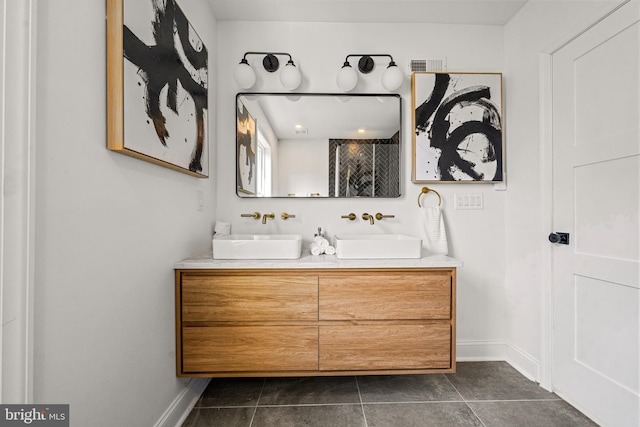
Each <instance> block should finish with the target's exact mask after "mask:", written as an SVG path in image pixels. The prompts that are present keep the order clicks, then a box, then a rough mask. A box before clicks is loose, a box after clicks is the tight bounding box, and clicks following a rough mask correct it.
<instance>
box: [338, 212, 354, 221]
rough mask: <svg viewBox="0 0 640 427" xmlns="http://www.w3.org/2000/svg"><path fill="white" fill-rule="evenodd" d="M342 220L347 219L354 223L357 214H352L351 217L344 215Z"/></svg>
mask: <svg viewBox="0 0 640 427" xmlns="http://www.w3.org/2000/svg"><path fill="white" fill-rule="evenodd" d="M340 218H345V219H348V220H349V221H353V220H354V219H356V214H354V213H353V212H351V213H350V214H349V215H342V216H341V217H340Z"/></svg>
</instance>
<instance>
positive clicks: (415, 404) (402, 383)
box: [183, 362, 596, 427]
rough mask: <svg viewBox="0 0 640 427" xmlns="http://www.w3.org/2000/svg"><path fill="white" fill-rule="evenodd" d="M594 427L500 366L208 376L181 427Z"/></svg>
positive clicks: (467, 364) (472, 364)
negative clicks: (294, 375) (438, 371)
mask: <svg viewBox="0 0 640 427" xmlns="http://www.w3.org/2000/svg"><path fill="white" fill-rule="evenodd" d="M204 426H207V427H209V426H222V427H235V426H242V427H289V426H291V427H301V426H318V427H351V426H353V427H356V426H358V427H381V426H387V427H414V426H415V427H418V426H419V427H425V426H443V427H454V426H480V427H482V426H484V427H494V426H495V427H503V426H504V427H538V426H540V427H578V426H596V424H594V423H593V422H591V421H590V420H589V419H588V418H587V417H586V416H584V415H583V414H581V413H580V412H578V411H577V410H576V409H574V408H573V407H572V406H571V405H569V404H567V403H566V402H564V401H563V400H561V399H560V398H558V397H557V396H556V395H555V394H553V393H549V392H547V391H545V390H544V389H542V388H541V387H539V386H538V385H537V384H536V383H533V382H531V381H529V380H528V379H526V378H525V377H523V376H522V375H521V374H520V373H519V372H518V371H516V370H515V369H514V368H512V367H511V366H510V365H509V364H508V363H506V362H464V363H458V364H457V373H455V374H446V375H443V374H435V375H391V376H357V377H352V376H351V377H308V378H266V379H263V378H238V379H213V380H211V383H210V384H209V386H208V387H207V389H206V390H205V392H204V393H203V394H202V397H201V398H200V400H199V401H198V403H197V404H196V406H195V408H194V409H193V411H192V412H191V414H190V415H189V417H188V418H187V420H186V421H185V422H184V424H183V427H204Z"/></svg>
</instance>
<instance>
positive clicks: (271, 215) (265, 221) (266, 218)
mask: <svg viewBox="0 0 640 427" xmlns="http://www.w3.org/2000/svg"><path fill="white" fill-rule="evenodd" d="M275 217H276V214H274V213H273V212H269V213H266V214H264V215H262V223H263V224H266V223H267V220H268V219H274V218H275Z"/></svg>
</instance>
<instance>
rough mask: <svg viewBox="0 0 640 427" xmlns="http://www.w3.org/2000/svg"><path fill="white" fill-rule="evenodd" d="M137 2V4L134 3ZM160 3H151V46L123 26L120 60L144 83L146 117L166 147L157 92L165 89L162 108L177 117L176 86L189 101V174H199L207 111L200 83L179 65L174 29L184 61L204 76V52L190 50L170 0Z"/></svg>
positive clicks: (179, 15)
mask: <svg viewBox="0 0 640 427" xmlns="http://www.w3.org/2000/svg"><path fill="white" fill-rule="evenodd" d="M136 1H139V0H136ZM159 3H160V2H153V8H154V12H155V19H154V21H153V22H152V23H151V24H152V26H153V37H154V40H155V43H156V44H155V45H150V46H147V45H146V44H145V43H144V42H142V41H141V40H140V39H139V38H138V37H137V36H136V35H135V34H133V32H132V31H131V30H130V29H129V28H128V27H127V26H126V25H124V26H123V50H124V57H125V58H127V59H128V60H129V61H130V62H131V63H132V64H134V65H136V66H137V67H138V68H139V73H140V75H141V76H142V78H143V79H144V81H145V83H146V86H145V100H146V106H145V107H146V113H147V115H148V116H149V118H150V119H151V120H152V122H153V125H154V128H155V131H156V134H157V135H158V138H159V139H160V142H161V143H162V145H164V146H165V147H166V146H167V138H169V130H168V129H167V127H166V118H165V116H164V115H163V114H162V105H161V102H160V92H161V91H162V90H163V88H164V87H165V86H166V87H167V89H168V90H167V102H166V107H167V108H169V109H170V110H171V111H173V112H174V113H176V114H178V105H177V104H178V103H177V95H178V83H180V85H181V86H182V88H183V89H184V90H185V91H186V92H187V93H189V95H190V96H191V98H192V99H193V103H194V106H195V114H196V144H195V148H194V151H193V153H192V157H191V161H190V163H189V170H190V171H192V172H202V152H203V147H204V135H205V120H204V110H206V109H207V108H208V105H207V103H208V100H207V88H206V85H205V83H204V82H198V81H196V80H195V79H194V78H193V77H192V76H191V74H190V72H189V70H188V69H187V67H186V66H185V64H184V63H183V59H182V57H181V56H180V54H179V53H178V50H177V47H176V45H175V39H174V28H175V32H176V33H177V35H178V39H179V40H180V47H181V48H182V51H183V52H184V57H185V60H187V61H188V62H189V63H190V66H191V67H192V68H195V69H196V70H199V71H204V73H205V74H206V72H207V61H208V53H207V48H206V47H205V46H204V45H201V49H200V50H196V49H194V47H193V46H192V45H191V43H190V42H189V21H188V20H187V18H186V16H185V15H184V13H183V12H182V10H181V9H180V8H179V7H178V5H177V4H176V3H175V1H174V0H166V3H165V6H164V8H162V7H161V5H159Z"/></svg>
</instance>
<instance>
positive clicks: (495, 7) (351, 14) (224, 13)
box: [209, 0, 528, 25]
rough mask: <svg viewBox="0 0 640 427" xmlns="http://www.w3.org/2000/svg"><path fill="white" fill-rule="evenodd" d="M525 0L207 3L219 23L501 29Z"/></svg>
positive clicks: (240, 0) (228, 0)
mask: <svg viewBox="0 0 640 427" xmlns="http://www.w3.org/2000/svg"><path fill="white" fill-rule="evenodd" d="M527 1H528V0H495V1H489V0H209V3H210V4H211V8H212V9H213V12H214V14H215V16H216V19H217V20H219V21H285V22H289V21H292V22H356V23H382V22H385V23H442V24H478V25H504V24H506V23H507V22H508V21H509V20H510V19H511V18H512V17H513V16H514V15H515V14H516V13H517V12H518V11H519V10H520V9H521V8H522V7H523V6H524V5H525V3H527Z"/></svg>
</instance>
